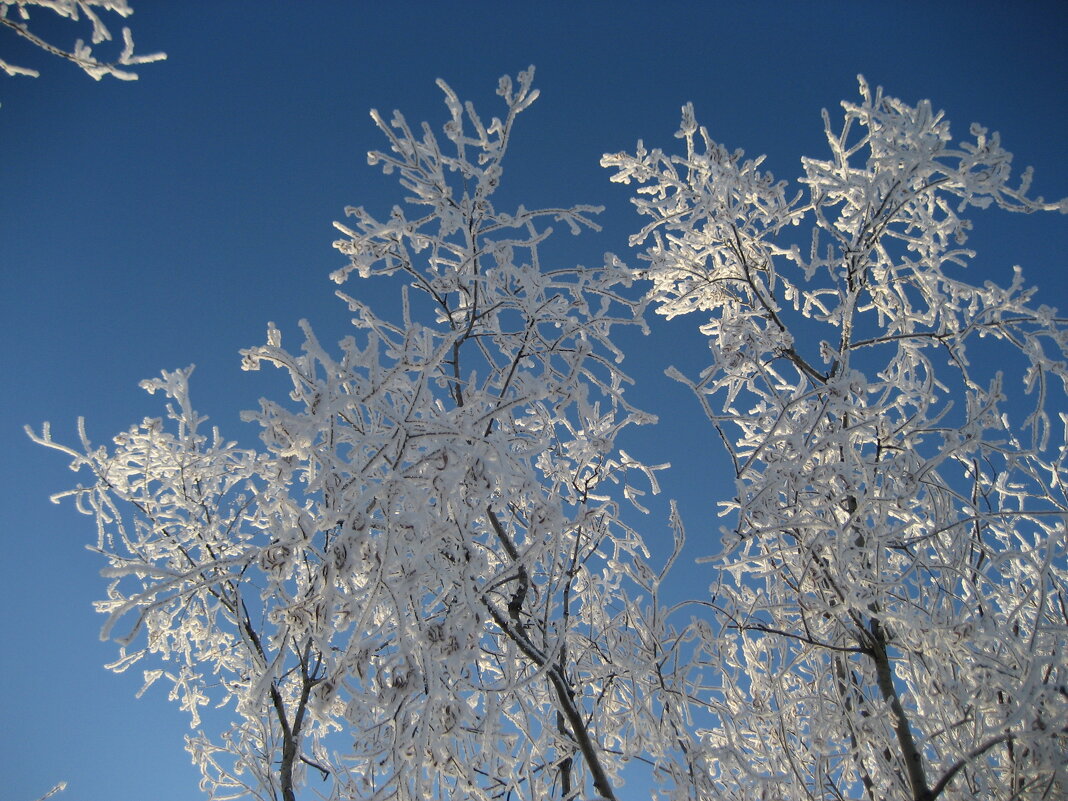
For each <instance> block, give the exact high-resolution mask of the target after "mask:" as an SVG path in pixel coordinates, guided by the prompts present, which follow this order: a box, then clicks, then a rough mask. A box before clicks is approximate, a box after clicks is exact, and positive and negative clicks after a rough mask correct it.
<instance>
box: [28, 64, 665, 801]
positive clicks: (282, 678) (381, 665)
mask: <svg viewBox="0 0 1068 801" xmlns="http://www.w3.org/2000/svg"><path fill="white" fill-rule="evenodd" d="M532 77H533V72H532V71H527V72H524V73H521V74H520V76H519V79H518V82H517V83H516V84H513V82H512V81H511V80H510V79H508V78H504V79H502V80H501V82H500V85H499V87H498V94H499V95H500V96H501V97H502V98H503V100H504V102H505V104H506V113H505V114H504V116H503V118H501V119H497V118H494V119H492V120H490V121H487V122H484V121H483V120H482V119H481V118H480V117H479V116H478V114H477V113H476V111H475V109H474V107H473V106H472V105H471V104H466V105H464V104H461V102H460V101H459V99H458V98H457V96H456V95H455V94H454V93H453V92H452V91H451V89H449V87H448V86H446V85H445V84H444V83H440V86H441V89H442V91H443V92H444V95H445V100H446V104H447V106H448V110H449V118H448V121H447V123H446V124H445V126H444V131H443V137H441V136H439V134H437V133H435V132H434V130H433V129H432V128H431V127H430V126H429V125H426V124H424V125H423V126H421V127H419V128H413V127H411V126H409V124H408V122H407V121H406V120H405V118H404V117H403V116H401V115H400V114H399V113H395V114H394V115H393V117H392V118H391V119H389V120H386V119H384V118H382V117H381V116H379V115H378V113H377V112H373V113H372V118H373V119H374V121H375V123H376V124H377V125H378V127H379V128H380V129H381V131H382V133H383V134H385V136H386V138H387V139H388V141H389V149H388V151H386V152H375V153H371V154H370V157H369V160H370V163H371V164H377V165H380V166H381V167H382V168H383V169H384V171H385V172H387V173H395V174H397V175H398V177H399V180H400V183H401V185H402V186H403V187H404V188H405V190H406V191H407V194H408V197H407V199H406V202H405V205H404V206H399V205H398V206H395V207H393V209H392V210H391V211H390V212H389V214H388V216H386V217H385V218H384V219H379V218H377V217H375V216H372V213H371V212H370V211H367V210H365V209H364V208H351V209H349V210H348V214H349V215H350V217H351V218H352V219H351V221H350V222H349V223H347V224H345V225H342V224H338V228H339V229H340V230H341V232H342V234H343V235H344V238H343V239H342V240H340V241H339V242H337V243H336V246H337V248H338V249H339V250H340V251H341V252H342V253H344V254H345V255H346V256H347V257H348V258H349V264H348V266H346V267H344V268H343V269H340V270H338V271H337V272H336V273H335V274H334V275H333V278H334V280H335V281H337V282H338V283H339V284H344V283H345V282H346V281H347V280H348V279H349V278H351V277H354V276H358V277H359V278H360V279H363V280H367V279H378V280H388V277H390V276H393V277H398V276H399V277H400V278H401V279H402V280H401V281H399V282H398V284H397V285H398V287H399V297H398V304H397V306H398V308H397V309H395V310H393V315H392V317H391V316H390V315H389V314H388V313H387V311H388V310H385V309H372V308H369V307H368V306H367V305H365V304H364V303H362V302H361V301H359V300H357V299H356V298H354V297H349V296H347V295H344V294H342V293H341V292H339V295H341V297H342V298H343V299H344V300H345V301H346V303H347V304H348V307H349V309H350V311H351V312H352V313H353V315H354V319H353V324H354V328H355V330H354V332H353V335H352V336H351V337H348V338H346V339H345V340H344V341H342V342H341V343H340V345H339V346H338V348H337V349H336V350H335V351H334V352H330V351H329V350H328V349H327V348H324V347H323V346H321V345H320V343H319V342H318V341H317V339H316V337H315V336H314V334H313V332H312V329H311V327H310V326H309V325H308V324H306V323H305V324H303V325H302V328H303V335H304V341H303V343H302V344H301V346H300V350H299V351H296V352H294V351H290V350H287V349H285V348H284V347H283V345H282V336H281V333H280V332H279V331H278V329H276V328H275V327H273V326H270V327H269V329H268V334H267V342H266V344H265V345H263V346H262V347H257V348H252V349H250V350H248V351H246V352H245V354H244V356H245V361H244V366H245V367H246V368H247V369H251V370H255V369H259V368H260V367H261V366H262V365H264V364H269V365H274V366H276V367H279V368H281V369H283V370H284V371H285V372H286V373H287V374H288V377H289V380H290V381H291V383H292V391H291V394H290V401H288V402H283V403H275V402H271V401H266V400H264V401H263V402H262V405H261V408H260V409H259V411H257V412H250V413H247V414H246V417H247V419H249V420H253V421H256V422H258V423H259V425H260V426H261V427H262V442H263V446H262V448H261V449H260V450H258V451H252V450H245V449H241V448H238V447H236V446H235V445H234V444H231V443H228V442H227V441H226V440H225V439H223V438H222V436H221V434H220V433H219V432H218V431H212V432H208V431H205V430H204V428H203V425H202V418H201V417H200V416H199V415H198V414H197V413H196V412H195V411H194V410H193V408H192V406H191V404H190V400H189V391H188V378H189V373H190V370H179V371H176V372H165V373H164V374H163V376H162V377H161V378H159V379H155V380H152V381H147V382H145V383H144V387H145V388H146V389H147V390H148V391H150V392H161V393H163V394H164V395H166V396H167V398H168V399H169V402H170V404H169V406H168V407H167V419H166V420H159V419H152V420H145V421H144V422H143V423H142V424H141V425H140V426H137V427H135V428H133V429H131V430H130V431H129V432H128V433H126V434H124V435H122V436H119V437H117V438H116V439H115V442H114V446H113V447H112V448H111V449H110V450H109V449H105V448H98V447H94V446H93V445H91V444H90V442H89V440H88V438H87V436H86V435H85V434H84V429H83V434H82V448H81V450H73V449H66V448H62V449H63V450H66V452H67V453H69V454H70V456H71V457H72V459H73V467H74V468H75V469H86V470H88V471H89V472H90V473H91V474H92V475H93V476H94V480H93V483H92V484H91V485H90V486H87V487H85V488H79V489H77V490H75V491H74V492H73V493H69V494H70V495H73V497H74V498H75V500H76V502H77V504H78V506H79V508H80V509H82V510H83V511H86V512H88V513H90V514H93V515H95V517H96V520H97V525H98V529H99V535H98V540H97V544H96V547H97V549H98V550H99V551H100V552H101V553H102V554H103V555H104V556H105V557H106V558H107V560H108V562H109V567H108V568H107V569H106V571H105V573H106V575H107V576H108V577H109V578H110V579H111V584H110V586H109V589H108V599H107V600H106V601H102V602H100V604H99V609H100V610H101V611H102V612H104V613H105V614H107V616H108V620H107V624H106V625H105V627H104V632H103V635H104V636H111V637H115V638H116V639H117V640H118V641H119V643H120V644H121V646H122V653H121V655H120V658H119V659H118V660H117V661H116V662H115V663H114V664H113V665H112V666H111V667H112V668H114V669H115V670H125V669H127V668H128V667H129V666H131V665H134V664H137V663H142V662H145V663H151V665H152V666H151V667H149V668H148V669H146V670H145V678H146V683H151V682H153V681H155V680H157V679H165V680H166V681H167V682H168V683H169V684H170V685H171V695H172V697H173V698H175V699H176V700H177V701H179V703H180V704H181V706H182V707H183V708H184V709H186V710H187V711H188V712H189V713H190V714H191V715H192V718H193V723H194V725H195V726H196V725H200V719H199V710H200V709H201V707H203V706H204V705H206V704H209V703H211V704H218V703H223V704H224V705H227V708H228V709H232V710H233V711H234V713H235V715H234V717H235V720H234V723H233V725H232V727H231V728H230V729H229V730H228V731H226V732H225V733H223V734H222V736H221V738H214V739H213V738H211V737H209V736H207V735H206V734H203V733H201V734H198V735H196V736H193V737H190V738H189V740H188V748H189V750H190V752H191V753H192V755H193V758H194V760H195V761H196V762H197V763H198V764H199V766H200V767H201V769H202V771H203V775H204V780H203V786H204V788H205V789H206V790H207V791H209V793H210V794H211V796H212V797H214V798H229V797H232V795H231V794H232V793H248V794H251V795H252V796H254V797H257V798H261V799H274V798H277V797H281V798H284V799H294V798H296V794H297V791H298V789H299V787H301V786H302V785H305V784H307V783H309V782H310V781H312V780H315V779H318V778H322V779H323V780H324V781H325V783H322V784H320V783H318V782H316V784H315V786H316V787H318V788H320V789H323V791H324V792H325V793H326V794H327V795H329V797H332V798H353V799H355V798H376V799H377V798H383V799H385V798H397V799H412V800H413V801H415V800H417V799H418V800H420V801H422V800H425V799H434V798H440V799H454V800H455V801H459V799H491V798H524V799H531V800H532V801H533V800H534V799H549V798H559V799H574V798H581V797H587V793H588V792H594V794H597V795H600V796H602V797H604V798H608V799H614V798H616V797H617V796H616V795H615V790H614V785H615V781H616V779H617V777H618V774H619V771H620V765H621V764H622V758H623V757H626V756H630V755H640V754H641V753H643V752H649V753H651V752H653V751H655V750H656V749H655V748H654V747H645V746H644V745H643V743H644V741H645V739H646V737H647V735H646V732H650V731H653V730H655V728H656V725H655V724H656V721H655V719H652V718H650V717H649V715H650V714H651V713H650V712H649V710H648V709H647V708H646V707H645V706H643V705H642V704H638V703H635V696H636V695H637V696H639V697H645V696H648V697H653V694H652V693H651V692H650V693H645V692H643V691H642V689H641V688H640V687H639V685H640V683H641V682H643V681H646V680H648V677H649V676H650V675H651V671H650V670H649V668H648V666H647V663H648V662H650V661H652V660H653V659H655V656H654V653H655V642H654V639H653V638H651V637H643V636H642V634H643V631H644V629H643V624H642V619H641V615H640V614H639V612H638V611H637V610H636V608H635V607H634V606H633V604H632V603H631V602H630V600H629V597H630V595H631V594H633V593H632V589H631V586H630V585H632V584H633V583H634V580H638V581H641V582H642V583H644V584H645V585H648V584H649V582H650V580H652V579H651V578H650V576H649V575H648V569H647V568H644V563H641V562H639V561H636V559H638V560H640V559H641V558H642V557H643V546H642V544H641V540H640V538H639V537H638V536H637V535H636V534H635V533H634V532H633V531H632V530H631V529H630V528H628V526H627V525H626V524H625V523H624V522H623V521H622V519H621V517H620V508H619V501H620V500H625V499H629V500H631V501H633V502H634V503H635V504H637V503H638V498H639V496H640V495H641V493H642V491H641V490H639V489H638V488H637V487H635V486H634V485H632V483H630V482H632V481H633V480H634V479H635V478H637V479H638V482H639V485H643V486H644V487H645V488H646V489H650V488H651V489H654V490H655V487H656V485H655V481H654V479H653V473H652V471H651V470H649V469H647V468H645V467H643V466H642V465H641V464H639V463H638V462H636V461H635V460H633V459H632V458H630V457H629V456H628V455H627V454H625V453H624V452H622V451H619V450H618V449H617V448H616V447H615V445H614V440H615V437H616V435H617V433H618V432H619V430H620V429H621V428H623V427H624V426H627V425H629V424H632V423H643V422H649V421H650V420H651V418H649V417H648V416H646V415H643V414H641V413H640V412H638V411H636V410H635V409H633V408H631V407H630V406H629V405H628V404H627V402H626V401H625V400H624V397H623V386H624V384H625V383H627V381H628V379H627V377H626V376H625V375H624V374H623V373H622V372H621V371H620V369H619V367H618V366H617V363H618V361H619V360H620V358H621V354H620V353H619V352H618V350H617V349H616V348H615V346H614V345H613V343H612V341H611V339H610V334H611V330H612V329H613V328H614V327H615V326H617V325H620V324H629V325H634V324H640V322H641V317H640V312H641V310H642V308H641V305H640V304H638V303H635V302H633V301H630V300H627V299H626V298H625V297H624V295H623V294H621V291H623V290H624V289H625V288H626V286H627V285H628V284H630V282H631V280H632V277H633V276H632V273H631V272H630V271H628V270H627V269H626V268H624V267H622V266H621V265H620V264H618V263H613V264H610V265H609V266H608V267H606V268H596V269H587V268H584V267H581V266H574V265H567V264H555V263H552V264H544V263H542V261H541V260H540V258H539V248H540V245H541V243H542V242H543V241H544V240H545V238H546V237H548V236H549V235H550V233H551V227H550V226H549V223H552V222H559V223H562V224H563V225H566V226H568V227H569V228H570V229H571V231H572V232H573V233H578V232H579V231H580V229H582V228H588V227H594V223H593V222H592V220H591V218H590V216H589V215H591V214H593V213H595V212H596V211H597V209H595V208H592V207H586V206H580V207H575V208H558V209H548V210H528V209H526V208H523V207H522V206H520V207H518V208H517V209H514V210H511V211H508V212H505V211H500V210H498V209H497V208H496V207H495V206H494V204H493V195H494V192H495V190H496V189H497V187H498V184H499V182H500V180H501V174H502V167H501V163H502V159H503V158H504V156H505V153H506V150H507V148H508V144H509V139H510V137H511V133H512V128H513V125H514V123H515V120H516V117H517V116H518V115H519V114H520V113H521V112H522V111H523V110H524V109H526V108H527V107H528V106H529V105H530V104H531V103H532V102H533V101H534V100H535V98H536V97H537V91H536V90H534V89H533V88H532V87H531V79H532ZM39 439H40V440H41V441H42V442H44V443H45V444H47V445H51V446H53V447H61V446H59V445H56V444H55V443H53V442H52V440H51V437H50V435H49V433H48V430H47V429H45V431H44V433H43V435H42V436H41V437H39ZM616 489H618V492H617V491H615V490H616ZM641 571H645V572H641Z"/></svg>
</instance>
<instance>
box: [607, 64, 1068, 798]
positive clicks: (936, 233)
mask: <svg viewBox="0 0 1068 801" xmlns="http://www.w3.org/2000/svg"><path fill="white" fill-rule="evenodd" d="M843 108H844V110H845V120H844V123H843V124H842V126H841V127H840V128H833V127H832V123H831V120H830V117H829V115H828V114H826V113H824V127H825V130H826V135H827V141H828V144H829V145H830V157H829V158H827V159H825V160H820V159H814V158H805V159H803V160H802V166H803V169H804V177H803V178H802V179H801V185H802V191H801V192H799V193H798V194H796V195H793V194H791V192H789V191H788V190H787V188H786V184H785V183H783V182H780V181H776V180H775V179H774V178H773V177H772V176H771V174H770V173H767V172H764V171H762V170H761V167H762V164H761V162H762V159H753V160H747V159H745V157H744V155H743V154H742V153H741V152H740V151H735V152H731V151H729V150H727V149H726V148H724V147H723V146H721V145H719V144H717V143H715V142H714V141H713V140H712V139H711V138H710V137H709V135H708V132H707V131H706V130H705V129H704V128H699V127H698V126H697V124H696V122H695V121H694V116H693V109H692V108H691V107H689V106H687V107H686V108H684V109H683V121H682V125H681V128H680V131H679V133H678V137H679V138H680V139H682V140H683V142H684V143H685V153H684V154H682V155H669V154H667V153H665V152H663V151H661V150H652V151H650V150H647V149H646V148H645V147H644V146H642V145H640V144H639V147H638V150H637V152H636V153H635V154H634V155H627V154H618V155H610V156H606V157H605V158H604V160H603V164H604V166H607V167H611V168H613V169H614V170H615V171H616V172H615V174H614V176H613V180H614V181H618V182H622V183H631V182H634V183H636V184H637V185H638V188H637V190H636V197H635V199H634V203H635V205H636V207H637V209H638V211H639V212H640V213H641V214H642V215H643V216H645V217H646V218H648V219H649V222H648V223H647V224H646V226H645V227H644V228H643V229H642V230H641V231H639V232H638V233H637V234H636V235H635V236H634V237H633V238H632V244H633V245H641V246H644V248H645V250H644V252H643V254H642V255H641V257H640V258H641V259H643V260H644V261H645V262H646V266H645V269H644V271H643V277H645V278H647V279H648V280H649V281H650V282H651V288H650V290H649V294H648V298H649V300H650V301H651V302H652V303H654V304H656V305H657V310H658V311H659V312H660V313H661V314H664V315H666V316H668V317H674V316H677V315H682V314H687V313H690V312H699V313H700V314H701V315H702V317H703V320H704V322H703V324H702V326H701V330H702V331H703V332H704V334H705V335H706V336H707V341H708V346H709V353H710V358H711V363H710V365H709V367H708V368H707V369H706V370H705V371H704V372H702V373H701V375H700V376H698V377H696V378H694V379H690V378H685V377H683V376H681V375H680V374H679V373H678V372H677V371H676V372H674V373H673V374H674V375H675V376H676V377H677V378H679V380H681V381H683V382H684V383H686V384H687V385H689V386H690V387H691V389H692V390H693V391H694V392H695V393H696V395H697V397H698V399H699V400H700V402H701V404H702V405H703V408H704V410H705V413H706V414H707V417H708V419H709V421H710V423H711V424H712V425H713V426H715V427H716V428H717V429H718V430H719V431H720V433H721V435H722V437H723V440H724V442H725V443H726V444H727V447H728V450H729V452H730V456H731V458H732V459H733V462H734V466H735V472H736V496H735V498H734V499H733V500H732V501H730V502H728V503H726V504H724V515H725V516H729V517H731V518H732V519H733V520H734V525H733V527H732V528H731V529H728V530H725V531H724V547H723V550H722V553H720V554H719V555H718V556H717V557H714V558H711V559H709V560H708V563H709V564H710V565H711V566H712V569H713V570H714V571H715V573H714V575H715V577H716V578H715V584H714V586H713V595H712V602H713V606H714V607H715V609H716V614H717V615H718V616H719V618H720V623H719V625H720V628H717V629H712V628H710V627H708V626H706V625H704V624H700V625H697V624H695V626H694V628H693V634H694V636H695V637H699V638H700V640H701V641H702V642H703V643H704V647H705V648H706V649H707V656H706V657H705V658H704V659H703V662H704V664H706V665H707V668H708V669H709V670H713V671H714V670H722V671H723V684H722V690H721V691H720V692H718V693H717V694H716V699H715V704H716V705H717V706H718V717H719V721H720V725H719V726H718V727H715V728H710V729H709V730H708V731H706V732H705V733H704V735H703V738H702V740H701V744H700V749H701V750H702V751H703V754H704V757H705V758H706V760H707V763H706V764H707V765H708V776H709V779H710V782H711V785H712V787H713V788H714V789H713V790H711V791H710V796H709V797H716V798H735V799H751V798H762V799H784V801H785V799H816V798H818V799H828V800H829V799H840V798H857V799H860V798H864V799H870V800H871V801H876V799H884V798H885V799H902V800H903V801H904V799H910V800H911V801H932V800H933V799H936V798H939V799H961V801H963V800H964V799H976V798H979V799H1006V801H1007V800H1008V799H1022V798H1035V799H1038V798H1056V797H1064V796H1065V795H1068V773H1066V770H1068V769H1066V758H1065V754H1066V753H1068V728H1066V726H1068V665H1066V661H1065V654H1068V540H1066V532H1065V521H1066V517H1065V515H1066V512H1068V498H1066V495H1065V480H1066V477H1068V476H1066V469H1065V463H1064V460H1065V454H1066V452H1068V451H1066V450H1065V445H1066V443H1065V425H1066V423H1068V417H1066V415H1065V414H1064V412H1063V411H1061V410H1063V409H1064V408H1065V403H1064V401H1065V396H1064V392H1065V383H1066V381H1068V368H1066V350H1068V347H1066V346H1068V327H1066V325H1065V320H1064V319H1063V318H1060V317H1058V315H1057V312H1056V310H1054V309H1051V308H1049V307H1046V306H1041V305H1036V304H1035V303H1034V295H1035V290H1034V289H1033V288H1030V287H1028V286H1027V285H1025V283H1024V282H1023V279H1022V277H1021V274H1020V271H1019V270H1018V269H1017V270H1016V271H1015V272H1014V274H1013V276H1012V278H1011V280H1010V281H1009V282H1008V284H1007V285H996V284H994V283H986V284H984V285H982V286H976V285H974V284H973V283H969V282H968V281H966V280H965V279H964V277H963V268H964V267H965V266H966V265H967V264H968V263H969V262H970V260H971V259H972V258H973V256H974V254H973V253H972V252H970V251H969V250H967V249H966V248H965V244H966V242H967V233H968V231H969V230H970V225H971V223H970V221H969V220H968V219H967V217H966V216H965V215H966V213H967V212H968V210H969V208H986V207H988V206H997V207H999V208H1001V209H1005V210H1008V211H1019V212H1032V211H1039V210H1058V209H1059V210H1061V211H1064V210H1066V208H1068V205H1066V203H1065V202H1064V201H1061V202H1060V203H1059V204H1058V203H1047V202H1045V201H1044V200H1042V199H1041V198H1032V197H1030V196H1029V194H1028V190H1029V185H1030V181H1031V174H1030V170H1027V171H1025V172H1024V174H1023V175H1022V177H1021V178H1019V179H1018V180H1015V181H1014V180H1013V178H1012V176H1011V170H1010V164H1011V155H1010V154H1009V153H1007V152H1006V151H1005V150H1003V149H1002V148H1001V145H1000V141H999V138H998V136H997V134H990V133H988V132H987V131H986V130H985V129H983V128H981V127H980V126H972V128H971V138H970V140H968V141H964V142H961V143H959V144H955V143H954V142H953V140H952V138H951V136H950V130H949V123H948V122H947V121H946V120H945V119H944V117H943V116H942V114H941V113H940V112H939V113H936V112H934V111H933V109H932V107H931V105H930V103H928V102H926V101H924V102H921V103H920V104H919V105H917V106H915V107H913V106H909V105H908V104H905V103H903V102H901V101H899V100H896V99H894V98H890V97H887V96H885V95H883V93H882V91H881V90H876V91H874V92H872V91H871V89H870V88H869V87H868V86H867V84H865V83H864V82H863V80H862V81H861V100H860V102H859V103H856V104H854V103H844V104H843ZM802 226H807V228H808V230H809V231H810V234H809V235H807V236H805V235H802V236H804V238H801V237H799V236H798V235H797V233H796V232H797V231H798V230H799V229H800V227H802ZM1022 244H1024V245H1025V246H1026V243H1022ZM1024 249H1025V250H1026V247H1025V248H1024ZM991 365H1003V366H1004V367H1005V369H1006V370H1007V371H1008V373H1007V374H1004V375H1003V374H1002V373H1000V372H996V371H995V370H992V369H990V367H991ZM699 661H701V660H699Z"/></svg>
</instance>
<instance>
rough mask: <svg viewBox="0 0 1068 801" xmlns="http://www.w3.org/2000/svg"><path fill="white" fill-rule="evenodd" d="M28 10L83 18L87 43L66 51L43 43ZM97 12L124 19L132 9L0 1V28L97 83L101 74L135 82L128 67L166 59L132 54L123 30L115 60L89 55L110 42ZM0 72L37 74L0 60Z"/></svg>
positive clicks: (111, 4) (110, 0)
mask: <svg viewBox="0 0 1068 801" xmlns="http://www.w3.org/2000/svg"><path fill="white" fill-rule="evenodd" d="M31 9H34V10H39V9H47V10H49V11H52V12H53V13H55V14H56V15H58V16H59V17H62V18H64V19H68V20H70V21H72V22H78V21H80V20H81V19H82V18H84V19H85V20H86V21H88V22H89V24H90V25H91V27H92V33H91V44H86V43H85V41H84V40H82V39H78V40H76V41H75V42H74V45H73V46H72V47H71V48H70V49H67V48H65V47H61V46H58V45H55V44H53V43H51V42H49V41H47V40H46V39H44V38H42V37H41V36H40V35H39V34H38V33H36V32H35V31H33V30H31V24H32V23H31V18H30V11H31ZM101 12H111V13H115V14H118V15H119V16H120V17H123V18H126V17H128V16H130V15H131V14H133V9H132V8H130V6H129V4H128V3H127V2H126V0H4V1H3V2H0V25H2V26H3V27H5V28H7V29H8V30H11V31H13V32H14V33H15V34H17V35H18V36H20V37H21V38H23V39H25V40H26V41H28V42H30V43H32V44H33V45H35V46H36V47H39V48H41V49H42V50H44V51H45V52H47V53H51V54H52V55H54V56H59V57H60V58H62V59H65V60H67V61H70V62H72V63H74V64H76V65H77V66H79V67H80V68H81V69H83V70H84V71H85V72H86V74H88V75H90V76H91V77H92V78H94V79H95V80H98V81H99V80H100V79H101V78H103V77H104V76H105V75H111V76H112V77H114V78H118V79H120V80H123V81H136V80H137V73H136V72H133V71H132V70H130V69H129V68H130V67H135V66H137V65H138V64H149V63H151V62H153V61H162V60H163V59H165V58H166V57H167V56H166V54H165V53H150V54H148V55H146V56H137V55H134V52H133V48H134V43H133V36H132V35H131V34H130V29H129V28H126V27H124V28H123V29H122V41H123V48H122V51H121V52H120V53H119V57H118V59H117V60H115V61H100V60H99V59H98V58H97V56H96V55H95V54H94V53H93V47H94V46H96V45H99V44H102V43H104V42H110V41H111V31H109V30H108V27H107V25H105V24H104V21H103V20H102V19H101V17H100V13H101ZM0 70H3V71H4V72H6V73H7V74H8V75H28V76H30V77H34V78H36V77H38V76H39V75H40V73H39V72H38V71H37V70H35V69H31V68H29V67H20V66H17V65H15V64H9V63H8V62H6V61H4V60H3V59H0Z"/></svg>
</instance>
